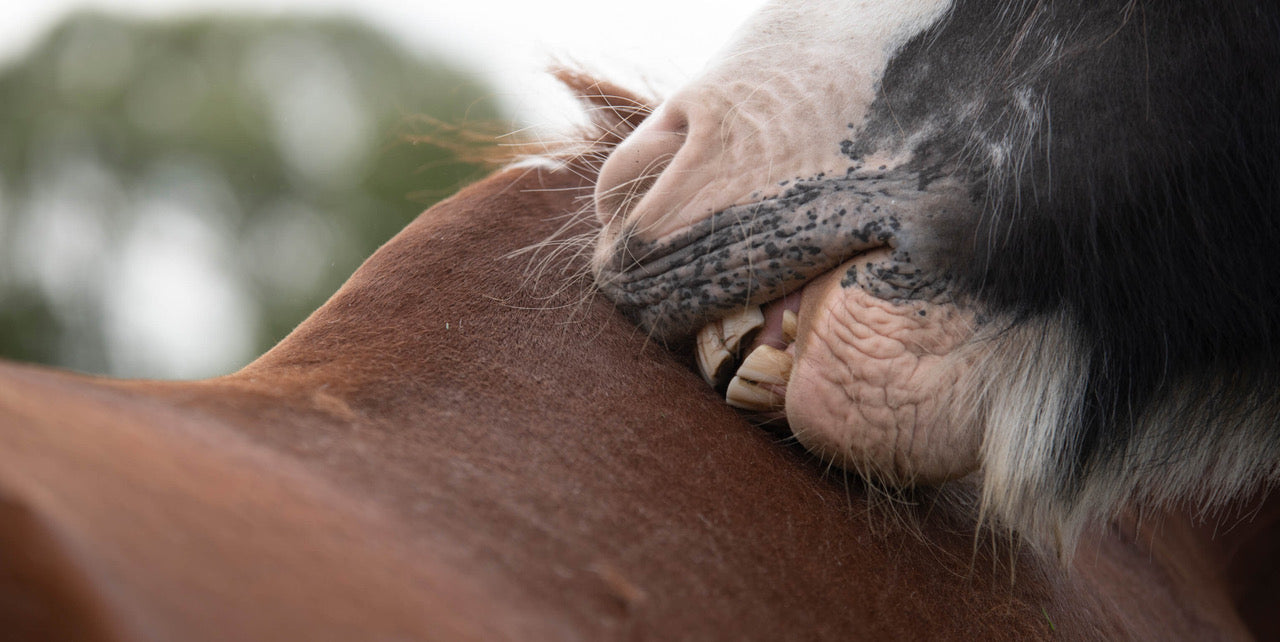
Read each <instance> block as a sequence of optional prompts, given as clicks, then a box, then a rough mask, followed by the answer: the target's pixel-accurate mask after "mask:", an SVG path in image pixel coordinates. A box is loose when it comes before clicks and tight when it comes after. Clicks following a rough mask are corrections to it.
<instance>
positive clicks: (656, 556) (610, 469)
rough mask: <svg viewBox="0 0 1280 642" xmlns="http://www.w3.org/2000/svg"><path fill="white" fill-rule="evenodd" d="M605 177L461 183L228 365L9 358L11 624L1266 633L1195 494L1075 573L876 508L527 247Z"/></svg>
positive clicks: (209, 630) (308, 630)
mask: <svg viewBox="0 0 1280 642" xmlns="http://www.w3.org/2000/svg"><path fill="white" fill-rule="evenodd" d="M589 189H590V185H588V184H586V181H584V180H583V179H581V178H579V177H578V176H576V175H575V174H574V173H573V172H571V171H558V172H557V171H549V170H508V171H506V172H503V173H500V174H498V175H496V176H494V177H492V178H490V179H488V180H486V181H484V182H482V183H480V184H478V185H476V186H473V187H471V188H470V189H468V190H466V191H464V192H463V193H461V194H460V195H458V196H456V197H454V198H453V199H452V200H449V201H447V202H445V203H444V204H441V205H439V206H437V207H435V208H433V209H432V210H430V211H428V212H427V213H426V214H424V215H423V216H421V217H420V218H419V219H418V220H417V221H416V222H414V223H413V224H411V225H410V226H409V227H408V228H407V229H405V230H404V232H402V233H401V234H400V235H399V236H397V237H396V238H395V239H393V240H392V241H391V242H389V243H388V244H387V245H386V246H385V247H383V248H382V249H381V250H379V251H378V252H377V253H376V254H375V255H374V256H373V257H372V258H370V259H369V260H368V262H366V264H365V265H364V266H363V267H362V268H360V270H359V271H358V272H356V274H355V275H354V276H353V277H352V278H351V280H350V281H348V282H347V284H346V285H345V286H344V287H343V288H342V289H341V290H339V291H338V292H337V293H336V294H335V295H334V296H333V298H332V299H331V300H330V301H329V302H328V303H327V304H326V305H325V306H324V307H323V308H321V309H320V310H319V311H317V312H316V313H315V314H313V315H312V316H311V317H310V318H309V319H308V320H307V321H306V322H304V323H303V324H302V325H301V326H300V327H299V328H298V329H297V330H296V331H295V332H294V333H293V334H291V335H290V336H289V337H288V338H287V339H285V340H284V341H283V342H282V343H281V344H280V345H279V346H277V347H276V348H275V349H273V350H272V351H270V352H269V353H267V354H266V355H265V356H263V357H262V358H260V359H259V360H257V361H255V362H254V363H253V364H251V365H250V366H248V367H247V368H245V369H244V370H243V371H241V372H239V373H237V374H234V375H231V376H228V377H224V378H220V379H215V380H211V381H205V382H191V383H162V382H122V381H112V380H104V379H96V378H91V377H84V376H78V375H73V374H67V373H62V372H56V371H51V370H48V369H44V368H37V367H29V366H21V365H14V364H3V365H0V625H2V626H3V630H5V631H6V638H7V639H32V640H36V639H39V640H48V639H77V640H148V639H149V640H201V639H208V640H281V639H299V640H321V639H334V640H375V639H394V640H408V639H433V640H434V639H450V640H452V639H483V640H493V639H519V640H537V639H550V640H575V639H576V640H602V639H653V640H669V639H724V640H744V639H762V640H778V639H838V640H848V639H885V638H899V639H923V638H926V637H927V638H931V639H945V638H950V639H1030V638H1056V637H1065V638H1071V639H1093V638H1108V639H1118V638H1126V637H1128V638H1146V639H1156V638H1159V639H1174V638H1183V639H1211V638H1245V637H1247V633H1246V631H1245V629H1244V627H1243V625H1242V624H1241V622H1240V620H1239V619H1238V618H1237V617H1236V615H1235V613H1234V611H1233V609H1232V607H1231V605H1230V604H1229V602H1228V591H1227V586H1226V580H1225V576H1224V574H1223V573H1221V572H1220V571H1218V570H1217V569H1218V568H1219V563H1220V560H1219V559H1218V558H1217V557H1215V555H1216V554H1210V553H1207V552H1206V551H1207V550H1208V548H1207V547H1206V544H1205V542H1206V539H1205V538H1204V536H1203V535H1201V534H1200V533H1199V532H1198V531H1196V530H1195V529H1192V528H1190V527H1189V526H1187V524H1186V522H1185V520H1181V519H1176V518H1170V519H1168V520H1165V521H1163V522H1160V521H1159V520H1148V521H1146V522H1144V527H1143V530H1141V531H1138V533H1139V534H1137V535H1135V534H1134V532H1135V531H1134V529H1131V528H1122V527H1116V528H1114V529H1112V530H1109V531H1107V532H1104V533H1094V534H1092V535H1091V536H1089V537H1088V538H1087V541H1086V542H1085V544H1084V547H1083V548H1082V549H1081V552H1080V553H1079V554H1078V555H1077V556H1076V559H1075V568H1074V569H1073V570H1072V572H1070V573H1063V572H1062V571H1060V570H1058V569H1057V566H1056V564H1055V563H1054V562H1052V561H1045V560H1040V559H1039V558H1038V557H1037V556H1036V555H1034V554H1033V553H1031V552H1030V551H1026V550H1016V549H1012V548H1011V547H1010V546H1009V545H1007V544H994V545H993V544H991V540H990V539H988V536H985V535H984V536H983V537H982V538H981V539H980V544H979V545H976V546H975V540H974V532H975V528H974V526H973V521H972V518H971V517H965V516H964V515H966V513H965V509H963V508H962V507H961V508H957V507H954V506H951V505H950V504H949V503H948V502H949V500H946V499H937V500H936V501H926V502H923V503H922V504H921V505H918V506H896V507H893V510H885V509H884V508H883V507H880V508H877V507H873V506H872V505H870V504H869V503H868V500H867V498H866V496H865V492H864V491H863V490H862V487H861V486H860V485H858V484H856V483H851V482H848V481H847V480H845V479H844V478H843V477H840V476H833V475H824V474H823V471H822V469H821V467H819V466H816V465H815V464H814V462H813V461H812V460H811V459H810V458H809V457H808V456H807V455H804V454H803V453H801V452H800V451H799V450H798V449H796V448H793V447H789V446H787V445H785V444H780V443H779V440H778V438H777V437H776V436H773V435H770V434H767V433H765V432H763V431H760V430H757V429H755V428H753V427H752V426H750V425H748V424H747V423H746V422H744V421H743V419H742V418H740V417H739V416H738V415H737V414H735V413H734V412H733V411H731V410H730V409H728V408H727V407H725V406H723V404H722V403H721V402H720V401H719V400H718V399H717V398H716V397H715V396H714V394H713V393H712V392H711V391H710V390H708V389H707V388H706V387H705V386H704V385H703V384H702V383H701V382H700V381H699V380H698V378H697V376H696V375H694V374H693V373H691V372H690V371H689V370H688V369H686V368H685V367H684V366H682V365H681V364H680V363H678V362H677V360H676V359H673V358H672V356H671V355H669V354H667V353H665V352H663V351H662V350H660V349H658V348H656V347H655V346H654V345H652V344H647V343H646V341H645V337H644V336H643V334H640V333H639V332H637V331H636V330H635V329H634V328H633V327H632V326H631V325H629V324H628V323H627V322H626V321H624V320H623V319H622V318H621V317H620V316H618V315H617V314H616V313H615V312H614V311H613V310H612V308H611V307H610V305H609V304H608V303H607V302H604V301H603V300H602V299H598V298H597V299H595V300H592V301H591V302H589V303H587V304H584V305H581V306H579V305H577V304H578V303H579V301H580V300H581V299H582V297H583V292H582V288H583V287H585V286H582V285H581V284H578V285H574V286H573V287H571V288H567V289H562V288H561V284H559V283H554V282H552V281H553V279H550V278H546V279H535V280H532V281H530V280H529V279H528V278H527V271H526V269H525V268H526V266H527V259H524V258H514V259H513V258H504V257H506V256H507V255H508V254H509V253H510V252H512V251H513V250H516V249H518V248H521V247H524V246H527V245H529V244H531V243H533V242H535V241H537V240H539V239H542V238H545V237H546V236H547V235H548V234H550V232H551V231H552V230H553V229H554V228H555V227H556V226H557V225H559V221H558V220H556V219H557V217H560V216H562V215H563V214H564V213H566V212H569V211H570V210H571V209H573V208H574V205H575V204H574V198H575V197H576V196H579V195H580V194H581V193H583V190H587V191H589ZM958 516H959V517H958ZM912 522H918V527H914V526H909V524H910V523H912ZM1153 533H1156V534H1157V535H1156V536H1153ZM1153 538H1154V542H1155V543H1154V544H1151V542H1152V541H1153ZM1011 550H1014V551H1015V552H1013V553H1011V552H1010V551H1011ZM1011 565H1012V568H1011Z"/></svg>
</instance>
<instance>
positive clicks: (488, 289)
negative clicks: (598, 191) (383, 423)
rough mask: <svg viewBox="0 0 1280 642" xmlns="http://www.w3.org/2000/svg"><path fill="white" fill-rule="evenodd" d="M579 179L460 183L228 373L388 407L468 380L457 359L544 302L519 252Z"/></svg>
mask: <svg viewBox="0 0 1280 642" xmlns="http://www.w3.org/2000/svg"><path fill="white" fill-rule="evenodd" d="M584 189H585V190H589V186H584V182H583V181H582V179H581V178H579V177H578V176H577V175H575V174H574V173H572V172H551V171H539V170H525V169H511V170H507V171H504V172H499V173H498V174H496V175H494V176H492V177H490V178H488V179H486V180H483V181H481V182H480V183H477V184H475V185H473V186H471V187H469V188H467V189H466V190H463V191H462V192H460V193H459V194H458V195H456V196H454V197H452V198H450V199H448V200H446V201H444V202H442V203H440V204H438V205H436V206H435V207H433V208H431V209H429V210H427V211H426V212H424V213H423V214H422V215H420V216H419V217H418V218H417V219H416V220H415V221H414V222H413V223H411V224H410V225H409V226H408V227H406V228H405V229H404V230H403V231H402V232H401V233H400V234H398V235H396V236H395V237H394V238H392V239H391V240H390V241H388V242H387V243H386V244H385V245H384V246H383V247H382V248H380V249H379V250H378V251H377V252H376V253H374V255H373V256H371V257H370V258H369V259H368V260H367V261H365V263H364V264H363V265H362V266H361V267H360V268H359V269H358V270H357V271H356V272H355V274H354V275H352V277H351V278H350V279H349V280H348V281H347V282H346V284H344V285H343V286H342V287H341V288H340V289H339V290H338V291H337V292H336V293H335V294H334V295H333V296H332V297H331V298H330V299H329V301H328V302H327V303H325V304H324V305H323V306H322V307H321V308H320V309H318V310H317V311H316V312H314V313H313V314H312V315H311V316H310V317H309V318H307V320H306V321H304V322H303V323H302V324H301V325H299V326H298V328H297V329H295V330H294V331H293V332H292V333H290V334H289V336H287V337H286V338H285V339H284V340H282V341H281V342H280V343H279V344H278V345H277V346H276V347H275V348H273V349H272V350H270V351H269V352H267V353H266V354H265V355H263V356H262V357H260V358H259V359H257V360H256V361H254V362H253V363H251V364H250V365H248V366H247V367H245V368H244V369H243V370H242V371H240V372H238V373H236V374H235V375H232V376H231V377H228V378H225V379H224V380H223V381H224V382H229V383H232V384H235V385H240V386H244V385H249V386H251V387H257V388H265V389H268V390H271V391H274V392H276V393H278V394H284V395H291V396H296V393H297V392H298V391H299V390H315V391H323V393H324V394H325V395H328V396H332V397H335V398H336V399H339V400H341V402H342V403H343V404H345V405H347V406H351V407H360V408H364V409H367V410H371V411H372V410H375V409H376V411H377V412H379V413H383V414H385V413H387V412H389V411H390V410H391V409H394V408H397V407H400V406H402V405H403V403H404V402H406V401H413V400H420V399H422V398H423V397H424V396H425V397H429V396H430V393H431V390H432V388H433V387H434V386H437V385H439V384H441V383H445V384H446V385H447V386H450V387H453V388H457V387H459V386H466V385H472V384H470V383H469V382H460V381H458V380H456V379H450V378H449V377H448V374H449V372H450V371H451V370H453V369H454V366H455V365H457V364H458V362H459V360H466V361H467V362H468V365H470V366H474V362H475V361H476V360H484V359H486V358H492V357H491V355H492V354H493V352H494V350H495V347H497V348H498V349H501V348H503V347H506V348H509V347H510V345H509V343H510V341H511V340H512V338H513V337H512V333H513V331H517V330H519V328H514V327H513V325H518V324H519V323H521V322H520V321H519V320H517V319H514V318H513V313H514V312H516V311H518V310H520V309H522V308H526V307H529V306H539V305H546V304H545V302H540V301H539V297H538V296H537V295H536V294H535V293H534V292H532V291H531V287H532V286H530V285H529V284H528V282H529V276H528V268H529V266H530V259H528V258H527V257H524V256H511V255H512V253H513V252H516V251H517V250H520V249H522V248H524V247H527V246H529V245H531V244H534V243H536V242H538V241H540V240H542V239H545V238H547V237H548V236H549V235H551V234H552V233H553V232H554V231H555V229H556V227H557V226H558V225H559V224H560V222H561V221H562V220H563V216H564V215H566V214H567V213H569V212H571V211H572V209H571V208H573V207H574V199H575V197H576V196H578V195H579V194H580V193H581V191H582V190H584ZM560 267H563V266H562V265H561V266H557V267H556V268H554V269H552V270H550V273H551V274H560V273H561V270H560V269H559V268H560ZM534 285H543V284H540V283H535V284H534ZM520 340H521V341H523V342H525V343H526V344H527V343H533V344H536V343H538V342H539V341H540V340H541V336H540V335H538V334H530V333H524V334H523V335H522V336H521V337H520ZM498 365H500V364H498ZM442 378H444V381H443V382H442ZM475 385H486V382H483V381H479V382H476V383H475Z"/></svg>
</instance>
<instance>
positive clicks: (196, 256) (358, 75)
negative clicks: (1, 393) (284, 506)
mask: <svg viewBox="0 0 1280 642" xmlns="http://www.w3.org/2000/svg"><path fill="white" fill-rule="evenodd" d="M491 95H492V94H491V93H490V92H489V91H488V90H487V89H486V88H485V87H483V86H482V85H481V84H479V83H477V81H476V80H475V77H474V75H473V74H468V73H466V72H465V71H463V70H460V69H456V68H453V67H450V66H447V65H445V64H443V63H441V62H439V61H434V62H433V61H423V60H421V59H419V58H418V57H415V56H414V55H411V54H410V53H408V52H407V51H405V50H404V49H403V48H401V47H399V46H398V45H397V44H396V43H394V42H392V41H391V40H389V39H388V38H387V37H385V36H383V35H381V34H379V33H377V32H375V31H373V30H372V29H370V28H368V27H366V26H364V25H361V24H358V23H354V22H350V21H345V20H338V19H283V18H281V19H253V18H245V17H236V18H231V17H204V18H198V19H188V20H183V21H176V22H144V21H137V20H131V19H124V18H119V17H112V16H108V15H103V14H98V13H85V14H79V15H75V16H72V17H70V18H69V19H67V20H66V21H65V22H63V23H62V24H61V25H60V26H58V27H57V28H56V29H54V30H53V31H52V32H51V33H50V34H49V36H48V37H47V38H46V39H45V40H44V41H43V42H42V44H40V45H39V46H38V47H36V48H35V49H34V50H33V51H32V52H30V53H29V54H28V55H26V56H24V57H23V58H22V59H20V60H17V61H15V62H13V63H11V64H10V65H9V66H8V67H7V68H4V69H0V356H4V357H7V358H12V359H19V360H24V361H36V362H42V363H48V364H55V365H60V366H65V367H71V368H75V369H78V370H82V371H87V372H95V373H108V374H114V375H120V376H156V377H196V376H208V375H214V374H220V373H223V372H228V371H230V370H234V369H236V368H237V367H239V366H240V365H242V364H243V363H245V362H246V361H247V360H248V359H250V358H251V357H253V356H255V355H257V354H259V353H260V352H262V351H263V350H265V349H267V348H269V347H270V346H271V345H273V344H274V343H275V342H276V341H278V340H279V339H280V338H282V337H283V336H284V335H285V334H286V333H287V332H288V331H289V330H290V329H292V328H293V327H294V326H295V325H296V324H297V323H298V322H299V321H301V320H302V319H303V318H304V317H305V315H306V314H308V313H309V312H310V311H311V310H313V309H314V308H316V307H317V306H318V305H319V304H320V303H322V302H323V301H324V299H325V298H326V297H327V296H328V295H329V294H330V293H332V292H333V291H334V290H335V289H336V288H337V286H338V285H340V284H341V282H342V281H343V280H344V279H345V278H346V277H347V276H348V275H349V274H350V273H351V271H352V270H354V268H355V267H356V266H357V265H358V264H359V262H360V261H361V260H362V259H363V258H364V257H365V256H367V255H368V254H369V253H370V252H372V250H373V249H375V248H376V247H377V246H378V245H379V244H381V243H382V242H383V241H385V240H386V239H388V238H389V237H390V236H392V235H393V234H395V233H396V232H397V231H398V230H399V229H400V228H401V227H403V226H404V225H405V224H406V223H407V222H408V221H410V220H411V219H412V218H413V217H414V216H415V215H416V214H417V213H418V212H420V211H421V210H422V209H423V208H424V207H425V206H428V205H430V204H431V203H432V202H433V201H435V200H437V199H439V198H441V197H443V196H446V195H448V194H449V193H451V192H452V191H453V190H455V189H456V188H457V186H458V185H459V184H460V183H462V182H465V181H468V180H471V179H474V178H476V177H478V176H479V175H480V174H481V173H482V172H483V168H481V167H480V166H479V165H477V164H475V163H471V162H467V161H466V160H465V159H463V158H461V157H459V156H458V155H457V154H456V153H454V152H452V151H450V149H449V148H450V147H451V145H449V144H442V145H432V144H414V143H411V142H410V141H411V140H420V139H414V138H412V136H411V135H412V134H415V133H418V134H421V133H422V132H421V131H416V132H415V131H414V127H415V125H414V123H423V122H445V123H455V124H461V125H463V126H464V127H465V126H467V125H468V124H471V125H474V126H476V127H478V128H485V127H488V126H491V125H492V123H494V122H497V119H498V114H497V113H496V108H495V107H494V101H493V100H491V99H490V97H491ZM439 135H440V136H445V134H443V133H441V134H439Z"/></svg>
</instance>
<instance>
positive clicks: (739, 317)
mask: <svg viewBox="0 0 1280 642" xmlns="http://www.w3.org/2000/svg"><path fill="white" fill-rule="evenodd" d="M762 327H764V313H763V312H762V311H761V310H760V308H759V306H751V307H748V308H744V309H742V310H740V311H738V312H735V313H734V314H732V315H730V316H727V317H725V318H723V319H721V320H719V321H713V322H711V323H708V324H707V325H705V326H703V327H702V329H701V330H699V331H698V337H697V346H696V347H697V349H696V352H697V359H698V371H699V372H700V373H702V378H703V380H705V381H706V382H707V383H708V384H709V385H710V386H711V387H713V388H719V387H721V386H723V385H724V384H725V382H726V381H728V380H729V377H731V376H732V375H733V368H734V366H735V365H736V362H737V358H738V352H739V350H741V348H742V346H743V344H744V343H745V342H746V340H747V338H748V337H750V336H751V333H753V332H755V331H757V330H759V329H760V328H762Z"/></svg>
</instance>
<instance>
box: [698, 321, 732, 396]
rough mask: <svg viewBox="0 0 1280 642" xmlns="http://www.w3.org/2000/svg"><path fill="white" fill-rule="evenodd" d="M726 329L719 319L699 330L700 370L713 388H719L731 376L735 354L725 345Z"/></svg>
mask: <svg viewBox="0 0 1280 642" xmlns="http://www.w3.org/2000/svg"><path fill="white" fill-rule="evenodd" d="M723 333H724V330H723V328H722V327H721V324H720V322H719V321H714V322H712V323H708V324H707V325H705V326H702V329H701V330H699V331H698V345H697V350H696V352H697V356H698V371H699V372H701V373H702V378H703V380H705V381H706V382H707V384H708V385H710V386H711V387H712V388H718V387H720V385H721V384H723V383H724V382H725V380H726V379H728V378H729V373H730V370H731V369H730V367H729V366H730V361H731V360H732V358H733V355H732V354H731V353H730V352H729V349H728V348H726V347H725V345H724V334H723Z"/></svg>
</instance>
